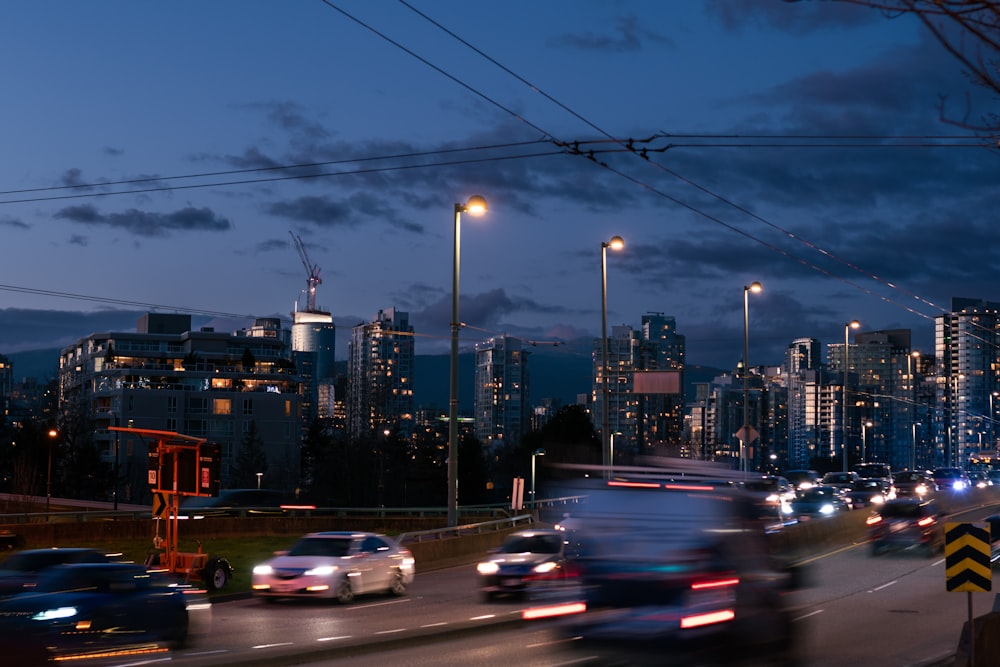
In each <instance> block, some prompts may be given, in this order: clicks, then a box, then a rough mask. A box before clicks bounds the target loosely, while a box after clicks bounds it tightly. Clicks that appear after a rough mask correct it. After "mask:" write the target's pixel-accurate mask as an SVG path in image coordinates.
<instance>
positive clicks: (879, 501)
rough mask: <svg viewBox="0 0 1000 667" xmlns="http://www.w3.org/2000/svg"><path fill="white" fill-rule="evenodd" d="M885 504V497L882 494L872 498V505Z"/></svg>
mask: <svg viewBox="0 0 1000 667" xmlns="http://www.w3.org/2000/svg"><path fill="white" fill-rule="evenodd" d="M884 502H885V496H883V495H882V494H881V493H879V494H876V495H874V496H872V505H881V504H882V503H884Z"/></svg>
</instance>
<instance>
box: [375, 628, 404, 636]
mask: <svg viewBox="0 0 1000 667" xmlns="http://www.w3.org/2000/svg"><path fill="white" fill-rule="evenodd" d="M397 632H406V628H395V629H393V630H379V631H378V632H376V633H375V634H377V635H391V634H395V633H397Z"/></svg>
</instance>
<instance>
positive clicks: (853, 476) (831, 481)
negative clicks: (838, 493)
mask: <svg viewBox="0 0 1000 667" xmlns="http://www.w3.org/2000/svg"><path fill="white" fill-rule="evenodd" d="M860 479H861V476H860V475H858V473H856V472H853V471H851V472H828V473H826V474H825V475H823V478H822V479H821V480H820V483H821V484H823V485H824V486H836V487H840V488H841V489H845V490H846V489H849V488H851V485H853V484H854V483H855V482H857V481H858V480H860Z"/></svg>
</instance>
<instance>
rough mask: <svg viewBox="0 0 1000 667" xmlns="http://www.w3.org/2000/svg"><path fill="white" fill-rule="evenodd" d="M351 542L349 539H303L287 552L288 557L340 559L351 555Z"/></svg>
mask: <svg viewBox="0 0 1000 667" xmlns="http://www.w3.org/2000/svg"><path fill="white" fill-rule="evenodd" d="M353 541H354V540H353V539H352V538H350V537H305V538H303V539H301V540H299V541H298V542H296V543H295V544H294V545H293V546H292V548H291V549H289V550H288V555H289V556H330V557H332V558H342V557H343V556H347V555H348V554H350V553H351V543H352V542H353Z"/></svg>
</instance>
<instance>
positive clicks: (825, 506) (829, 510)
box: [819, 503, 833, 514]
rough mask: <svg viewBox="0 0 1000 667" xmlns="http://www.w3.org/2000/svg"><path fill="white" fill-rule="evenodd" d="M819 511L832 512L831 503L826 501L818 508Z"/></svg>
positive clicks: (822, 512)
mask: <svg viewBox="0 0 1000 667" xmlns="http://www.w3.org/2000/svg"><path fill="white" fill-rule="evenodd" d="M819 513H820V514H833V505H830V504H829V503H827V504H826V505H823V506H822V507H820V508H819Z"/></svg>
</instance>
